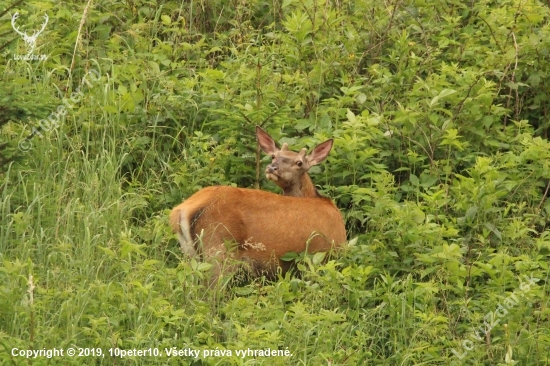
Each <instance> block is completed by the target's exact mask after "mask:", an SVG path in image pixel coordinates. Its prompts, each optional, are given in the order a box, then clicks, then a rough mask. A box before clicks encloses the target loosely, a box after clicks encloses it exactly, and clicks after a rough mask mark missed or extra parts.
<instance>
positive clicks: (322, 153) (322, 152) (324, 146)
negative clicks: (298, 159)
mask: <svg viewBox="0 0 550 366" xmlns="http://www.w3.org/2000/svg"><path fill="white" fill-rule="evenodd" d="M333 142H334V140H333V139H330V140H327V141H325V142H323V143H321V144H319V145H317V146H315V149H313V151H312V152H311V154H309V155H308V156H307V160H308V163H309V165H317V164H319V163H320V162H322V161H323V160H325V159H326V158H327V156H328V154H329V153H330V149H332V143H333Z"/></svg>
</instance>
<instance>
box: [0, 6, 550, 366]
mask: <svg viewBox="0 0 550 366" xmlns="http://www.w3.org/2000/svg"><path fill="white" fill-rule="evenodd" d="M88 5H89V7H88ZM4 6H5V8H6V10H5V11H4V10H3V8H2V9H0V20H1V21H0V38H2V41H0V52H2V54H3V56H4V59H5V62H3V63H1V64H0V84H1V85H0V128H1V133H0V149H1V150H0V168H1V170H0V179H1V181H0V190H1V191H0V195H1V200H0V360H2V364H4V363H6V364H10V363H11V364H23V363H26V362H27V361H26V360H24V358H22V357H12V356H11V350H12V348H14V347H17V348H19V349H43V348H46V349H50V348H54V347H57V348H64V349H67V348H68V347H72V346H77V347H90V348H100V349H102V350H103V352H104V353H106V352H107V350H108V349H111V348H112V349H114V348H119V349H123V350H130V349H148V348H151V347H152V348H158V349H159V350H161V351H162V352H163V354H164V356H163V357H159V358H154V357H136V356H131V357H127V358H125V359H124V360H122V359H121V360H116V356H113V355H111V354H107V355H106V356H105V358H102V357H92V356H88V357H86V361H85V362H87V363H90V364H93V363H95V364H113V363H115V362H119V363H122V364H126V363H127V364H148V365H149V364H162V365H165V364H181V363H182V362H183V363H188V364H197V365H206V364H208V365H210V364H212V365H214V364H231V365H232V364H236V365H244V364H269V365H273V364H275V365H278V364H280V365H283V364H284V365H286V364H308V365H309V364H311V365H316V364H342V365H344V364H345V365H358V364H387V365H395V364H409V365H412V364H422V363H423V364H462V363H471V364H537V365H546V364H548V359H547V353H548V348H549V347H550V333H549V332H550V331H549V329H550V324H549V321H550V320H549V319H550V318H549V311H548V295H549V290H548V287H547V282H548V261H549V255H550V235H549V231H548V228H547V222H548V215H549V213H550V204H549V203H548V202H549V201H548V200H547V196H548V191H549V187H550V165H549V164H550V163H549V162H550V144H549V143H548V131H549V127H550V125H549V117H548V113H549V111H548V101H549V95H550V89H549V88H550V74H549V73H548V70H549V68H550V67H549V66H550V64H549V62H550V61H549V58H548V52H549V50H550V43H549V42H550V22H549V21H550V10H549V9H548V6H547V5H546V4H544V3H542V2H540V1H537V0H482V1H475V2H474V1H471V2H464V1H458V0H445V1H433V0H395V1H387V2H381V1H372V0H362V1H347V0H346V1H338V2H329V1H319V0H304V1H295V0H283V1H274V2H265V1H261V0H252V1H240V0H209V1H200V2H194V1H190V2H180V3H178V2H170V1H163V0H147V1H146V0H129V1H126V2H109V1H106V0H97V1H89V2H86V3H82V2H77V1H67V2H53V1H50V0H45V1H30V2H25V3H22V2H20V1H15V2H10V4H5V5H4ZM15 11H18V12H19V13H20V18H19V21H21V24H22V29H23V30H26V31H27V33H28V34H31V33H32V31H33V29H36V24H40V22H41V21H42V20H41V17H42V16H43V14H44V13H46V14H48V16H49V23H48V25H47V27H46V29H45V31H44V33H42V34H41V35H39V36H38V37H37V46H36V49H35V53H37V54H45V55H47V59H45V60H27V61H25V60H20V59H16V57H15V56H14V55H19V54H25V53H26V52H27V49H26V45H25V43H24V42H23V40H22V39H21V37H18V36H17V35H16V34H15V33H14V32H13V30H12V28H11V24H10V18H11V16H12V15H13V13H14V12H15ZM33 26H34V28H33ZM92 76H93V77H92ZM90 77H92V78H90ZM60 106H64V107H62V108H61V109H60ZM63 108H64V110H63ZM60 111H63V112H64V113H61V112H60ZM52 113H53V114H54V115H53V117H52ZM55 115H57V117H55ZM50 117H52V118H54V120H55V121H54V120H52V119H49V118H50ZM47 119H49V120H50V122H47ZM44 121H46V124H45V122H44ZM52 121H53V122H52ZM256 124H258V125H261V126H262V127H264V128H266V129H267V130H268V131H269V133H270V134H272V135H273V136H274V137H275V138H276V140H277V141H279V142H281V143H283V142H287V143H289V145H290V146H292V147H293V148H300V147H303V146H307V147H309V148H311V147H312V146H314V145H316V144H317V143H319V142H321V141H323V140H325V139H328V138H331V137H332V138H334V140H335V145H334V150H333V151H332V152H331V155H330V157H329V159H328V160H327V162H325V163H324V164H322V166H320V167H315V168H313V169H312V171H311V173H312V177H313V180H314V182H315V183H316V184H317V185H318V187H320V190H321V191H322V192H323V194H325V195H327V196H330V197H331V198H333V199H334V200H335V202H336V203H337V205H338V206H339V208H340V209H341V211H342V213H343V215H344V218H345V220H346V225H347V230H348V237H349V239H352V240H351V243H352V244H353V245H350V246H349V248H347V250H346V251H345V253H342V254H341V255H339V256H338V257H337V258H336V259H331V260H328V261H322V260H321V257H320V256H299V258H300V259H299V261H298V267H299V269H300V274H299V275H290V274H287V275H285V276H284V277H283V276H281V277H280V278H279V279H278V280H277V281H274V282H269V281H265V280H263V279H256V280H253V281H251V282H249V283H243V284H235V285H234V286H232V287H223V286H221V287H216V288H208V287H207V286H206V285H205V284H204V283H205V281H204V280H205V279H206V278H207V277H208V269H209V264H208V263H202V262H201V261H200V260H198V259H188V258H184V257H183V256H182V255H181V253H180V252H179V248H178V246H177V244H176V239H175V236H174V235H172V234H171V233H170V231H169V228H168V224H167V214H168V210H169V209H170V208H171V207H172V206H174V205H176V204H178V203H179V202H181V200H182V199H184V198H186V197H189V196H190V195H191V194H192V193H194V192H196V191H197V190H198V189H200V188H201V187H205V186H209V185H214V184H223V185H235V186H239V187H252V186H259V187H262V189H267V190H273V189H275V187H274V186H273V185H272V184H270V183H267V182H265V181H264V179H263V178H262V176H263V175H262V174H261V171H262V169H263V166H264V165H265V162H266V161H267V160H265V159H264V160H261V159H262V156H261V155H260V152H259V150H258V149H257V148H256V142H255V140H254V135H253V131H254V126H255V125H256ZM30 135H32V137H29V136H30ZM21 141H23V142H24V144H23V145H24V146H26V147H28V146H30V147H29V149H23V150H25V151H20V150H18V146H19V147H21V146H22V145H21ZM27 150H28V151H27ZM15 157H18V158H19V159H18V160H17V159H15ZM260 160H261V161H260ZM533 278H536V279H537V280H536V281H535V280H532V281H531V282H529V279H533ZM526 284H527V285H526ZM514 297H515V298H517V299H518V300H517V301H512V300H513V299H514ZM511 299H512V300H511ZM480 327H482V328H480ZM480 329H482V330H480ZM489 329H490V330H489ZM488 330H489V331H488ZM172 347H177V349H185V348H192V349H194V350H203V351H204V350H218V351H220V352H221V351H222V350H223V351H228V350H232V351H235V350H242V349H248V348H250V349H255V350H260V349H267V348H270V349H279V350H286V349H288V350H289V351H290V353H292V356H290V357H273V358H271V357H270V358H262V357H244V358H243V357H240V356H238V355H236V354H235V353H233V354H232V355H227V354H226V356H224V357H217V356H213V357H202V358H200V359H194V358H193V357H189V356H182V357H167V356H166V355H167V353H168V352H166V350H165V349H172ZM54 361H55V362H58V361H59V360H54ZM29 362H30V361H29ZM55 362H54V363H55ZM59 362H62V363H63V364H67V365H70V364H82V362H83V361H82V359H79V358H73V359H71V358H67V357H65V358H63V360H62V361H59ZM32 363H33V364H36V365H41V364H53V363H52V360H48V359H46V358H38V359H36V360H32Z"/></svg>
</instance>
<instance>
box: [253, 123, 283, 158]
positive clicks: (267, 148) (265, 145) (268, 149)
mask: <svg viewBox="0 0 550 366" xmlns="http://www.w3.org/2000/svg"><path fill="white" fill-rule="evenodd" d="M256 139H258V144H260V147H261V148H262V150H263V151H264V152H265V153H266V154H267V155H273V154H275V153H276V152H277V151H279V148H278V147H277V144H275V141H273V139H272V138H271V136H269V135H268V134H267V132H265V131H264V130H262V128H261V127H260V126H256Z"/></svg>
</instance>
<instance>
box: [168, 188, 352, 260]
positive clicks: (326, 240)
mask: <svg viewBox="0 0 550 366" xmlns="http://www.w3.org/2000/svg"><path fill="white" fill-rule="evenodd" d="M199 210H202V212H201V214H200V215H198V216H197V220H196V222H192V223H190V228H191V230H190V234H191V237H192V238H196V237H197V236H200V235H201V231H202V245H203V248H202V250H199V248H197V247H196V245H197V243H195V249H196V250H197V251H198V252H202V253H203V254H204V256H205V257H206V258H216V259H217V260H218V261H219V260H223V259H225V258H228V257H231V258H234V259H238V260H243V261H246V262H249V263H250V264H252V265H253V267H254V268H255V269H256V270H259V271H273V270H274V269H276V267H277V266H280V267H281V268H282V269H283V271H285V270H287V269H288V268H289V264H288V262H284V261H281V260H279V258H280V257H281V256H282V255H283V254H285V253H287V252H302V251H304V250H306V244H307V242H308V240H309V247H308V252H311V253H315V252H318V251H328V250H329V249H331V247H332V245H333V243H334V245H336V246H340V245H341V244H343V243H344V242H345V241H346V232H345V228H344V221H343V219H342V215H341V214H340V211H339V210H338V209H337V208H336V206H335V205H334V204H333V203H332V201H331V200H330V199H328V198H323V197H318V198H309V197H285V196H280V195H277V194H274V193H269V192H263V191H259V190H253V189H244V188H233V187H226V186H214V187H207V188H203V189H201V190H200V191H198V192H197V193H195V194H194V195H192V196H191V197H190V198H189V199H187V200H186V201H185V202H183V203H182V204H180V205H179V206H177V207H175V208H174V209H173V210H172V213H171V215H170V224H171V226H172V229H173V230H174V232H180V233H181V227H180V221H181V219H182V217H181V215H182V213H185V215H186V216H187V217H186V218H184V219H188V218H190V217H193V216H195V213H196V212H197V211H199ZM230 241H234V242H235V243H237V246H236V248H235V249H234V250H233V251H232V252H231V251H227V250H226V247H225V245H224V243H226V242H230Z"/></svg>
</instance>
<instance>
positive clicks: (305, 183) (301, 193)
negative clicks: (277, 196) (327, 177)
mask: <svg viewBox="0 0 550 366" xmlns="http://www.w3.org/2000/svg"><path fill="white" fill-rule="evenodd" d="M283 196H291V197H319V196H320V195H319V192H317V189H316V188H315V186H314V185H313V182H312V181H311V178H310V177H309V175H308V174H307V173H305V174H304V175H303V176H302V179H301V180H300V183H299V184H294V185H292V186H290V187H287V188H285V189H284V190H283Z"/></svg>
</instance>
